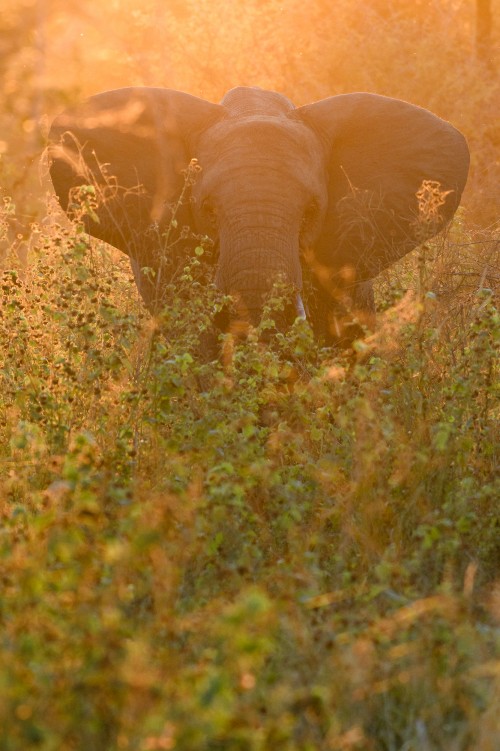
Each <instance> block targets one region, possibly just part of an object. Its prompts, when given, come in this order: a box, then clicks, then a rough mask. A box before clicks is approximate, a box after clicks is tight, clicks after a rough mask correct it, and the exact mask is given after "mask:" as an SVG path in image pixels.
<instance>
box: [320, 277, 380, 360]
mask: <svg viewBox="0 0 500 751" xmlns="http://www.w3.org/2000/svg"><path fill="white" fill-rule="evenodd" d="M310 307H311V308H312V310H311V319H312V326H313V329H314V332H315V334H316V335H317V336H318V337H319V338H320V339H323V340H324V341H325V342H326V343H327V344H329V345H334V346H339V347H350V346H351V345H352V343H353V342H354V341H355V340H356V339H363V338H364V336H365V335H366V330H368V331H372V330H373V329H374V327H375V301H374V295H373V284H372V281H371V280H366V281H362V282H357V283H354V284H351V285H350V286H348V287H347V286H344V285H341V284H339V285H332V284H329V285H328V288H325V287H324V286H319V285H315V289H314V292H313V302H312V304H311V305H310Z"/></svg>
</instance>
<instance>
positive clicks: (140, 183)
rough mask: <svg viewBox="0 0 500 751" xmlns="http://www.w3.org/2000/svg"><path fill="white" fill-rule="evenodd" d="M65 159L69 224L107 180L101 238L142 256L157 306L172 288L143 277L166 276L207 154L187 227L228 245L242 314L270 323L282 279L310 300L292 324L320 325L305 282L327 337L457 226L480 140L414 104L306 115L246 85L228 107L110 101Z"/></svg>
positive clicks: (225, 263)
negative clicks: (413, 254) (427, 244)
mask: <svg viewBox="0 0 500 751" xmlns="http://www.w3.org/2000/svg"><path fill="white" fill-rule="evenodd" d="M49 157H50V172H51V177H52V181H53V183H54V187H55V190H56V192H57V195H58V197H59V201H60V203H61V205H62V207H63V209H64V210H65V211H66V212H67V213H68V214H69V215H71V214H72V210H73V209H72V207H73V203H72V196H73V195H74V191H75V190H78V187H79V186H82V185H87V184H91V185H93V186H94V188H95V189H96V191H97V194H98V196H99V197H100V200H99V201H98V203H97V206H96V207H95V210H94V212H91V213H90V214H87V216H86V217H85V223H86V229H87V231H88V232H89V233H90V234H91V235H94V236H95V237H98V238H100V239H102V240H105V241H106V242H108V243H110V244H111V245H114V246H115V247H116V248H119V249H120V250H122V251H124V252H125V253H127V254H128V256H129V257H130V259H131V263H132V268H133V271H134V275H135V278H136V281H137V285H138V287H139V290H140V292H141V294H142V296H143V298H144V300H145V303H146V305H147V306H148V307H149V308H150V309H152V310H154V309H155V306H156V305H157V302H158V298H157V293H158V279H157V280H156V283H155V284H154V283H153V282H152V281H151V279H150V278H148V277H146V276H144V274H142V273H141V269H142V268H143V267H152V268H153V269H154V270H155V271H156V272H158V271H159V268H160V264H159V260H158V259H159V257H160V254H159V243H160V242H161V237H162V235H164V233H165V232H167V231H168V227H169V226H171V220H172V206H173V205H174V204H175V202H176V199H177V198H178V196H179V194H180V193H181V191H182V190H183V186H184V185H185V171H186V168H187V167H188V165H189V164H190V160H191V159H192V158H196V159H197V160H198V163H199V165H200V166H201V171H200V173H199V176H198V178H197V179H196V181H195V183H194V185H193V186H192V195H191V196H190V198H189V199H187V198H186V196H184V199H185V200H183V201H182V204H181V205H180V206H179V205H178V206H177V209H176V211H177V213H176V217H175V218H176V223H177V224H179V225H189V226H190V227H191V228H193V229H196V230H197V231H199V232H202V233H206V234H208V235H209V236H211V237H212V238H213V240H214V243H215V245H216V247H217V249H218V259H217V269H216V275H215V281H216V284H217V286H218V287H219V288H220V289H221V290H222V291H223V292H224V293H227V294H230V295H232V297H233V299H234V305H233V308H232V317H233V318H234V319H235V320H239V321H246V322H248V323H252V324H256V323H257V322H258V320H259V318H260V315H261V313H262V309H263V304H264V301H265V298H266V296H267V295H268V294H269V292H270V290H271V288H272V286H273V283H274V282H275V280H277V279H279V278H281V279H282V280H284V281H285V282H287V283H288V284H289V285H291V287H292V288H293V289H294V290H295V295H296V296H295V305H294V310H292V311H291V314H290V316H291V318H293V317H295V316H296V315H304V307H303V304H302V301H301V297H300V294H301V290H302V287H303V283H304V281H303V276H304V274H305V275H307V278H308V280H309V282H310V283H309V282H308V283H309V287H310V288H311V289H312V293H311V294H310V295H309V298H308V312H307V315H308V317H309V318H310V319H311V323H312V325H313V327H314V329H315V330H316V331H317V332H320V334H321V335H322V336H323V337H324V338H325V339H326V341H327V342H333V341H339V340H340V341H346V340H348V339H349V338H352V336H351V337H349V334H348V333H346V332H347V327H346V326H347V324H346V321H348V320H349V317H350V316H353V315H355V316H357V318H358V320H359V319H361V321H367V320H369V319H370V317H371V314H372V312H373V292H372V286H371V281H372V280H373V278H374V277H375V276H376V275H377V274H378V273H379V272H380V271H382V270H383V269H384V268H386V267H387V266H388V265H390V264H392V263H393V262H394V261H396V260H398V259H399V258H401V257H402V256H403V255H404V254H405V253H407V252H408V251H410V250H411V249H412V248H414V247H416V246H417V245H419V244H420V243H422V242H423V241H424V240H426V239H428V238H429V237H431V236H432V235H434V234H435V233H436V232H438V231H439V230H440V229H441V228H442V227H443V226H444V225H445V224H446V223H447V222H448V221H449V220H450V219H451V217H452V216H453V214H454V212H455V210H456V209H457V206H458V204H459V202H460V197H461V194H462V191H463V188H464V185H465V182H466V179H467V172H468V166H469V152H468V148H467V144H466V142H465V139H464V137H463V136H462V135H461V134H460V133H459V132H458V131H457V130H456V129H455V128H454V127H453V126H452V125H450V124H449V123H447V122H445V121H444V120H441V119H440V118H439V117H437V116H436V115H434V114H432V113H431V112H429V111H427V110H425V109H422V108H420V107H416V106H414V105H411V104H408V103H407V102H403V101H400V100H397V99H391V98H388V97H384V96H379V95H375V94H366V93H357V94H344V95H339V96H332V97H329V98H328V99H324V100H322V101H319V102H315V103H313V104H309V105H306V106H302V107H298V108H296V107H295V106H294V105H293V104H292V102H290V101H289V100H288V99H287V98H285V97H284V96H282V95H280V94H278V93H275V92H272V91H265V90H261V89H257V88H245V87H238V88H236V89H232V90H231V91H229V92H228V93H227V94H226V95H225V97H224V98H223V100H222V102H221V103H220V104H212V103H209V102H207V101H204V100H202V99H199V98H197V97H193V96H190V95H188V94H184V93H182V92H178V91H173V90H170V89H161V88H143V87H139V88H126V89H118V90H116V91H108V92H104V93H102V94H98V95H96V96H93V97H91V98H90V99H88V100H87V101H85V102H84V103H83V104H81V105H80V106H77V107H75V108H72V109H69V110H67V111H65V112H63V113H62V114H61V115H59V116H58V117H57V118H56V119H55V121H54V123H53V125H52V128H51V131H50V136H49ZM161 272H162V273H163V275H164V278H163V280H162V281H167V280H168V275H167V274H166V272H165V269H161Z"/></svg>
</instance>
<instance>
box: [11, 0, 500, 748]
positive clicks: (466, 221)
mask: <svg viewBox="0 0 500 751" xmlns="http://www.w3.org/2000/svg"><path fill="white" fill-rule="evenodd" d="M66 5H67V7H68V8H69V10H70V11H71V10H72V9H73V12H74V13H75V20H74V21H73V22H72V24H71V25H70V24H69V20H68V18H69V17H68V16H66V15H65V13H66V12H67V11H66V10H65V8H66V6H63V5H62V4H59V3H58V2H54V3H53V4H50V9H49V10H47V11H44V12H43V13H42V12H41V9H43V8H44V7H45V5H44V4H40V5H36V4H35V3H33V2H29V0H24V1H23V2H21V0H19V1H18V2H17V3H13V4H12V5H11V6H10V7H9V10H8V11H6V12H5V15H4V18H3V19H2V23H3V25H4V27H3V28H4V34H3V36H2V41H3V42H4V43H3V51H4V58H3V60H2V63H1V66H2V68H1V70H0V75H1V76H2V82H3V84H4V86H3V89H2V93H1V94H0V98H1V99H2V104H3V112H2V114H1V115H0V123H1V124H2V127H3V132H2V134H0V138H1V143H0V147H1V150H2V151H3V155H2V161H1V165H2V170H1V172H0V179H1V181H2V188H3V196H4V200H3V203H2V211H1V213H0V247H1V248H2V251H3V256H4V258H3V271H2V307H1V311H0V312H1V317H0V337H1V340H2V341H1V346H0V352H1V364H0V378H1V388H0V513H1V516H2V527H1V532H0V582H1V589H0V728H1V732H0V751H21V749H22V750H23V751H24V750H25V749H31V748H35V749H41V751H74V750H76V751H87V750H88V749H92V751H94V749H95V750H96V751H121V749H130V750H131V751H143V750H144V751H149V750H156V749H159V750H160V749H178V750H179V751H205V750H206V751H271V750H272V751H282V750H283V751H316V750H318V751H327V750H328V751H330V750H334V749H338V750H339V751H344V750H350V749H352V750H353V751H457V750H458V751H495V749H496V747H497V743H498V732H499V728H498V717H499V715H500V656H499V624H500V581H499V577H498V572H499V570H500V542H499V541H500V534H499V532H500V519H499V511H498V498H499V496H500V483H499V480H498V418H499V408H498V404H499V400H498V344H499V340H500V316H499V314H498V307H497V304H496V300H497V298H496V295H495V287H496V286H497V285H498V268H499V267H500V258H499V247H500V246H499V227H498V216H497V212H498V185H497V180H498V170H499V169H500V167H499V165H498V163H496V162H495V159H494V158H492V155H493V154H494V153H495V148H496V146H495V145H496V144H498V143H499V141H498V140H496V139H498V136H499V134H498V129H496V130H495V128H498V126H495V122H494V112H493V103H494V101H495V100H494V98H493V96H494V91H495V89H494V87H495V85H496V86H498V84H497V83H495V81H496V79H495V78H494V76H493V74H492V73H491V69H490V68H489V67H488V69H486V68H483V67H482V65H483V63H482V62H481V61H478V62H477V63H476V64H472V65H471V64H470V60H469V59H468V57H467V54H466V53H467V50H468V46H467V45H469V44H470V45H472V47H473V45H474V33H473V31H472V30H471V24H470V19H469V21H468V20H467V19H468V16H467V12H466V8H465V3H462V2H460V0H459V1H458V2H453V3H452V2H443V3H442V4H441V5H440V4H438V3H435V4H433V6H432V7H429V6H428V5H427V4H425V3H418V2H417V3H411V4H410V3H407V2H406V1H405V0H399V2H398V3H393V4H391V10H389V9H388V8H386V7H385V4H384V3H381V2H371V3H369V4H366V5H364V4H361V5H360V4H358V3H356V4H354V3H351V2H348V1H347V0H342V2H339V3H338V9H337V11H336V12H337V16H336V17H335V18H333V17H332V13H331V10H330V8H331V6H330V4H326V3H322V2H319V0H315V2H312V3H310V4H308V5H306V4H304V5H302V4H300V3H298V2H297V3H295V2H293V1H292V0H290V2H288V3H279V4H278V3H275V2H266V3H260V4H258V3H256V2H250V3H248V4H245V15H244V16H243V21H242V20H241V15H240V16H239V19H240V20H239V26H238V24H237V23H236V20H235V19H236V10H238V8H236V6H238V4H237V3H236V4H232V5H230V6H229V5H228V4H227V3H223V2H222V1H220V2H219V1H218V0H217V1H215V0H214V2H212V3H204V2H199V3H194V2H188V1H187V0H186V2H183V3H182V4H181V3H174V2H173V1H172V0H171V1H170V2H169V3H168V4H167V5H168V8H167V9H166V10H165V11H164V12H163V10H161V8H162V7H163V6H161V5H160V4H159V3H155V2H153V0H150V2H146V3H141V7H140V10H139V9H137V8H136V7H134V3H132V2H128V3H126V2H124V0H117V2H115V3H111V4H110V6H109V9H105V8H99V10H98V13H99V15H101V14H102V16H103V18H104V20H105V21H106V24H105V23H103V21H102V20H101V21H100V23H99V26H98V28H96V29H95V30H94V31H93V32H91V31H89V29H90V28H91V25H92V24H91V22H90V21H92V22H93V21H94V20H95V18H94V15H93V14H94V13H97V11H94V10H93V9H92V8H90V7H87V6H86V7H85V8H83V9H82V8H80V4H78V5H77V4H75V7H74V8H73V4H72V3H67V4H66ZM137 5H139V4H137ZM327 5H328V7H327ZM233 6H234V8H236V10H234V9H233ZM393 6H394V7H393ZM280 8H281V9H282V10H281V11H280ZM283 8H285V11H283ZM440 8H441V10H439V9H440ZM37 9H38V10H37ZM219 9H222V10H224V13H226V11H227V20H226V21H225V24H221V23H220V14H219V15H218V16H217V11H218V10H219ZM239 10H240V11H241V7H240V8H239ZM36 11H37V12H36ZM125 11H126V13H125ZM68 12H69V11H68ZM233 13H234V14H235V18H233V15H232V14H233ZM280 13H281V14H282V15H280ZM224 18H226V16H224ZM89 19H90V20H89ZM217 19H218V20H217ZM280 19H281V21H280V23H278V20H280ZM307 19H309V20H308V21H307V23H306V20H307ZM167 21H168V22H169V23H170V24H171V25H170V26H169V27H168V28H169V29H170V30H169V32H168V37H167V36H166V33H167ZM112 23H113V24H114V26H113V28H114V29H115V31H116V34H115V36H113V38H112V39H111V38H107V39H104V38H103V36H101V37H99V34H101V35H102V34H103V31H100V29H103V28H105V27H106V28H107V29H109V28H111V25H112ZM64 24H66V25H67V28H66V27H64ZM155 24H156V25H155ZM18 29H21V30H23V33H24V34H25V36H19V37H16V39H19V40H20V42H19V43H18V44H17V45H16V44H13V43H12V39H13V38H14V35H15V33H17V30H18ZM40 29H45V36H44V37H43V39H42V38H41V37H40ZM200 29H201V30H202V31H203V33H201V31H200ZM214 29H217V34H216V33H215V31H214ZM235 29H238V34H237V35H236V36H234V32H235ZM295 29H299V30H300V31H297V36H296V37H295V42H296V44H292V43H288V42H287V40H289V39H290V35H291V34H292V32H293V31H294V30H295ZM368 29H369V30H370V34H368ZM252 30H253V34H254V36H253V40H254V44H253V45H252V44H251V40H252V35H251V33H250V32H251V31H252ZM446 30H447V31H446ZM212 31H214V33H212ZM48 32H50V33H49V35H48V37H47V33H48ZM56 32H57V33H56ZM153 32H154V33H153ZM334 32H335V33H334ZM384 32H385V36H384ZM423 32H425V33H423ZM445 32H446V33H445ZM81 33H83V34H91V33H92V34H94V36H93V37H92V40H91V41H92V44H90V45H88V43H87V46H86V47H85V55H86V56H87V57H79V54H80V50H82V49H84V47H80V46H78V45H79V43H78V44H77V43H76V41H75V40H77V39H78V38H79V34H81ZM232 33H233V37H231V34H232ZM33 34H34V35H35V36H33ZM162 34H164V35H165V36H163V37H162ZM30 35H31V36H30ZM151 35H152V36H151ZM231 38H232V39H233V42H232V44H233V45H234V47H233V48H231V47H230V46H229V47H228V48H227V49H228V50H229V51H231V52H232V53H234V55H233V57H234V61H235V65H234V68H233V70H236V71H237V72H238V74H237V75H238V80H234V75H236V74H232V80H230V81H229V80H228V76H229V73H228V66H227V62H226V61H227V58H224V57H223V56H222V54H221V50H222V49H223V46H222V45H223V43H224V44H226V43H227V44H228V45H229V44H230V43H229V42H228V40H229V39H231ZM332 38H334V39H335V44H332V41H331V40H332ZM49 39H50V42H49ZM99 39H101V41H102V44H101V43H100V42H99ZM146 39H150V41H149V43H148V44H146V43H145V40H146ZM165 39H167V40H168V42H169V44H170V46H168V47H167V46H166V45H165ZM382 39H384V40H385V42H386V44H382V43H381V40H382ZM68 40H69V41H68ZM359 40H363V44H362V45H360V44H359ZM9 41H10V42H11V44H10V46H9V44H7V42H9ZM42 42H43V44H42ZM299 42H300V44H299ZM261 43H262V45H264V44H265V46H263V47H262V49H264V50H265V51H266V54H263V55H255V53H254V49H255V46H256V44H257V45H258V44H261ZM278 43H279V44H278ZM44 45H45V46H44ZM64 45H66V47H64ZM71 45H73V46H71ZM210 45H211V46H212V48H213V47H214V45H215V50H216V52H217V53H218V54H213V49H212V54H211V56H210V50H209V46H210ZM217 45H220V46H217ZM492 46H493V45H492ZM472 47H471V48H472ZM181 48H182V49H181ZM354 48H356V55H355V56H353V55H351V54H350V53H349V50H352V49H354ZM69 49H71V50H73V53H74V54H73V57H72V56H71V55H69V54H68V55H67V56H66V58H65V60H66V64H65V66H64V69H62V67H61V65H60V61H61V59H62V57H61V55H62V50H65V51H66V53H67V52H68V50H69ZM117 50H118V51H119V52H120V55H117V56H116V64H115V65H114V67H113V68H111V66H110V70H109V72H108V73H107V74H106V75H105V76H103V75H102V68H103V66H106V65H110V58H111V55H112V54H113V55H114V54H115V53H116V51H117ZM166 50H167V51H166ZM168 50H170V52H168ZM197 50H198V52H196V51H197ZM318 50H319V52H317V51H318ZM410 50H413V52H411V55H413V57H411V55H410V52H409V51H410ZM42 53H43V54H42ZM299 53H300V54H299ZM168 54H170V55H171V57H170V58H168V59H169V60H170V62H169V65H170V69H169V70H170V72H171V73H172V75H171V78H172V79H173V80H167V79H168V78H169V76H168V75H167V74H164V73H163V70H164V65H165V61H166V60H167V57H168ZM273 55H274V56H275V57H273ZM257 58H258V59H257ZM41 59H43V60H44V66H45V67H44V68H43V69H40V67H36V66H35V67H31V68H30V67H29V66H27V67H26V64H27V61H30V60H31V61H33V60H35V61H36V60H38V61H40V60H41ZM113 59H115V58H113ZM450 59H453V60H454V61H455V63H453V64H450ZM5 60H8V61H9V64H8V65H7V64H4V63H5ZM410 60H412V61H413V62H411V63H410V62H409V61H410ZM369 61H370V64H369V65H368V62H369ZM445 61H446V62H445ZM278 62H279V65H278ZM142 63H143V65H142ZM23 66H24V67H23ZM245 66H246V67H245ZM259 66H260V67H259ZM200 68H202V72H200ZM410 68H411V70H412V76H413V78H412V79H411V80H409V79H408V71H409V70H410ZM33 70H34V71H35V73H36V75H35V78H33V77H32V73H31V72H30V71H33ZM196 70H198V78H196ZM302 70H304V71H305V75H302V73H301V71H302ZM23 71H24V73H23ZM96 71H99V79H98V80H99V84H96V80H97V73H96ZM488 71H490V72H488ZM23 76H24V78H23ZM94 76H95V78H94ZM190 77H191V78H190ZM58 80H59V84H58V86H56V85H55V82H56V81H58ZM209 80H212V84H210V85H211V86H212V89H210V90H208V88H207V87H208V86H209V84H208V83H207V81H209ZM130 83H141V84H142V83H147V84H156V85H158V84H159V85H171V86H173V87H176V88H186V89H188V90H190V91H192V92H193V93H196V94H201V95H205V96H207V97H211V96H212V95H213V98H214V99H216V98H217V96H219V95H221V94H222V93H223V91H224V89H226V88H229V87H230V86H232V85H234V84H236V83H257V84H261V85H266V86H269V87H271V88H277V89H280V90H283V91H284V92H285V93H287V94H289V95H290V96H292V97H293V98H295V99H296V100H297V101H299V100H300V101H305V100H307V99H310V100H312V99H315V98H319V97H320V96H327V95H329V94H331V93H336V92H338V91H340V90H342V91H343V90H352V89H357V88H363V89H371V90H377V91H380V93H386V94H392V95H396V96H403V97H404V98H406V99H411V100H414V101H416V102H417V103H419V104H423V105H426V106H430V107H431V108H432V109H433V110H435V111H438V113H439V114H442V115H445V116H447V117H449V119H452V120H453V121H454V122H456V123H457V124H458V125H459V126H460V127H461V128H462V129H463V130H464V131H465V132H466V133H467V135H468V137H469V141H470V144H471V147H472V152H473V170H472V176H471V181H470V184H469V188H468V194H467V195H466V196H465V199H464V208H463V210H461V212H460V214H459V216H458V217H457V219H456V221H455V222H454V224H453V226H452V228H451V229H450V230H449V232H448V233H447V234H446V236H444V237H440V238H437V239H435V240H434V241H433V242H432V243H429V244H428V245H426V246H425V247H424V248H422V249H421V250H420V251H418V252H415V253H414V254H412V255H411V256H409V257H408V258H407V259H405V260H404V261H403V262H401V263H400V264H399V265H397V266H396V267H394V268H393V269H391V270H390V272H388V273H387V274H385V275H384V277H383V278H381V279H380V280H379V282H378V287H377V304H378V309H379V327H378V330H377V332H375V333H374V334H373V335H371V336H369V337H368V338H367V339H366V340H365V341H364V342H358V343H357V344H356V350H355V352H354V353H341V352H337V351H334V350H327V349H321V348H320V347H318V345H317V343H315V342H314V341H313V339H312V335H311V332H310V330H309V328H308V325H307V323H305V322H304V321H297V322H296V323H295V325H294V327H293V329H292V331H290V332H289V333H288V334H287V335H286V337H285V336H283V335H277V336H275V337H274V338H273V339H272V340H271V342H269V343H268V344H266V345H264V344H263V343H262V342H261V341H259V338H258V332H256V334H255V336H252V337H250V339H249V340H248V341H246V342H244V343H240V344H238V345H235V344H234V342H232V341H231V340H230V337H225V338H223V341H222V342H221V346H222V356H221V357H219V358H216V359H214V360H213V361H209V362H207V361H206V358H205V359H204V358H203V356H202V355H201V353H202V352H203V351H204V346H203V345H204V343H205V341H206V337H207V336H208V335H209V332H210V322H211V317H212V315H213V314H214V312H215V311H216V310H217V309H218V306H220V305H221V302H222V301H221V300H220V299H219V296H218V294H217V292H216V291H215V289H213V288H212V287H211V286H210V285H208V286H207V285H206V284H203V285H202V284H201V283H200V280H205V279H206V277H207V275H209V274H210V269H211V267H210V265H209V264H208V263H207V262H206V260H205V259H206V257H207V255H208V254H207V252H206V251H205V250H204V249H203V248H202V247H196V248H193V250H192V254H191V255H190V256H189V257H187V258H186V260H185V264H184V268H182V269H181V272H180V274H179V275H178V278H177V281H176V284H175V287H174V286H173V287H172V288H171V289H169V291H168V292H169V304H168V305H167V306H166V308H165V310H164V312H163V313H162V315H161V316H159V317H158V318H157V319H155V320H152V319H151V318H150V317H149V316H148V315H147V314H146V313H145V312H144V309H143V307H142V305H141V303H140V301H139V299H138V296H137V293H136V291H135V287H134V285H133V280H132V278H131V274H130V271H129V269H128V266H127V260H126V258H124V257H123V256H121V255H120V254H119V253H117V252H115V251H113V250H112V249H110V248H109V247H107V246H104V245H103V244H100V243H97V242H95V241H92V242H91V241H90V240H89V238H88V236H87V235H86V234H85V233H84V232H83V231H82V229H81V227H79V226H78V225H75V226H71V227H70V226H69V225H68V223H67V222H63V221H62V219H61V217H60V215H58V213H57V211H56V208H55V206H54V203H53V199H50V200H47V197H46V195H45V187H46V185H45V184H44V185H42V188H40V185H39V183H38V182H37V181H36V180H35V172H36V170H35V168H32V167H29V168H28V169H27V170H26V165H27V164H29V160H30V159H32V158H33V157H34V156H35V155H37V154H38V152H39V151H40V150H41V148H42V146H43V127H44V125H43V122H44V120H43V118H44V117H45V116H46V115H48V114H50V113H51V112H52V111H54V112H55V111H56V109H57V108H58V107H60V106H61V105H62V103H63V102H64V101H68V100H70V99H73V98H74V97H75V96H77V95H78V96H80V95H81V94H82V93H91V91H94V90H96V89H97V88H99V89H103V88H111V87H112V86H113V85H128V84H130ZM35 104H36V107H38V110H36V108H35V110H36V111H35V110H33V109H32V108H33V107H34V106H35ZM33 112H35V115H33ZM37 112H38V114H36V113H37ZM479 112H480V113H481V117H479V116H478V113H479ZM2 144H3V145H2ZM89 210H91V206H90V207H89ZM280 304H281V301H280V298H279V295H276V297H275V298H274V299H272V300H270V302H269V306H268V309H267V310H266V314H265V316H264V320H263V322H262V323H261V328H265V327H267V326H269V325H270V323H269V322H270V321H271V320H272V318H273V311H274V310H275V308H276V307H279V305H280Z"/></svg>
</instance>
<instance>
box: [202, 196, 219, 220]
mask: <svg viewBox="0 0 500 751" xmlns="http://www.w3.org/2000/svg"><path fill="white" fill-rule="evenodd" d="M201 211H202V214H203V216H204V217H205V218H206V219H207V220H208V221H209V222H210V224H212V225H213V226H215V225H216V224H217V209H216V208H215V206H214V204H213V202H212V200H211V199H210V198H204V199H203V201H202V202H201Z"/></svg>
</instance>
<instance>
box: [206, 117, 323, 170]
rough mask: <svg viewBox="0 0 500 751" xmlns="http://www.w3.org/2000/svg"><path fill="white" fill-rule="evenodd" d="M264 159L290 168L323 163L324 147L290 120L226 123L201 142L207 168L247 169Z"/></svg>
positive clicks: (297, 123) (305, 126) (262, 119)
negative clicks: (283, 163)
mask: <svg viewBox="0 0 500 751" xmlns="http://www.w3.org/2000/svg"><path fill="white" fill-rule="evenodd" d="M259 158H260V159H264V160H265V159H276V160H278V161H280V162H288V163H290V164H297V165H299V164H301V163H302V164H307V165H309V166H312V165H314V164H318V166H319V165H320V163H322V158H323V153H322V146H321V143H320V141H319V139H318V138H317V136H316V135H315V133H314V132H313V131H312V130H311V129H310V128H309V127H308V126H307V125H305V124H303V123H300V122H296V121H293V120H289V119H288V118H286V117H265V116H262V115H259V116H252V117H247V118H245V119H243V120H239V121H237V122H234V120H223V121H222V122H220V123H218V124H217V125H215V126H214V127H212V128H211V129H210V130H209V131H207V132H206V133H205V134H204V135H203V137H202V138H201V140H200V144H199V159H200V162H201V163H202V166H203V163H205V164H206V165H207V166H208V165H210V164H216V163H218V164H220V163H223V162H226V163H227V164H228V165H229V164H231V163H234V164H235V166H236V165H241V166H244V165H245V163H248V162H252V163H253V162H255V161H258V160H259Z"/></svg>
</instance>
